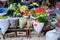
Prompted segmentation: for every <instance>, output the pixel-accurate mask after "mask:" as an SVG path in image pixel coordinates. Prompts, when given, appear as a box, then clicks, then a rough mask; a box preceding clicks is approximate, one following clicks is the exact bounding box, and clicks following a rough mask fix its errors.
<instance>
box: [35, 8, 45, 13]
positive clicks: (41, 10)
mask: <svg viewBox="0 0 60 40" xmlns="http://www.w3.org/2000/svg"><path fill="white" fill-rule="evenodd" d="M40 12H45V9H44V8H36V10H35V13H36V14H39V13H40Z"/></svg>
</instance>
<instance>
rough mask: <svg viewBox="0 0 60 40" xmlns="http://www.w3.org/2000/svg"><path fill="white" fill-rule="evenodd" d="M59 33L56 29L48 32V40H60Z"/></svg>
mask: <svg viewBox="0 0 60 40" xmlns="http://www.w3.org/2000/svg"><path fill="white" fill-rule="evenodd" d="M58 38H59V33H57V31H56V29H54V30H51V31H48V32H47V33H46V40H58Z"/></svg>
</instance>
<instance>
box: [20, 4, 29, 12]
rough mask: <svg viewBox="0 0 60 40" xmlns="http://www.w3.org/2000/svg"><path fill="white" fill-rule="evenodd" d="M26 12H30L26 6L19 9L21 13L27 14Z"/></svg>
mask: <svg viewBox="0 0 60 40" xmlns="http://www.w3.org/2000/svg"><path fill="white" fill-rule="evenodd" d="M26 10H28V7H27V6H25V5H23V6H21V7H20V8H19V11H20V12H25V11H26Z"/></svg>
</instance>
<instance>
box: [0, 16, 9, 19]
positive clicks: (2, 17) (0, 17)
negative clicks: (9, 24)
mask: <svg viewBox="0 0 60 40" xmlns="http://www.w3.org/2000/svg"><path fill="white" fill-rule="evenodd" d="M7 18H8V16H0V19H7Z"/></svg>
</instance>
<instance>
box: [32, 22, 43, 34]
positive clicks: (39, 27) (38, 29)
mask: <svg viewBox="0 0 60 40" xmlns="http://www.w3.org/2000/svg"><path fill="white" fill-rule="evenodd" d="M33 27H34V30H35V31H36V32H37V33H38V34H39V33H40V32H41V31H42V28H43V27H44V23H37V22H34V23H33Z"/></svg>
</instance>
